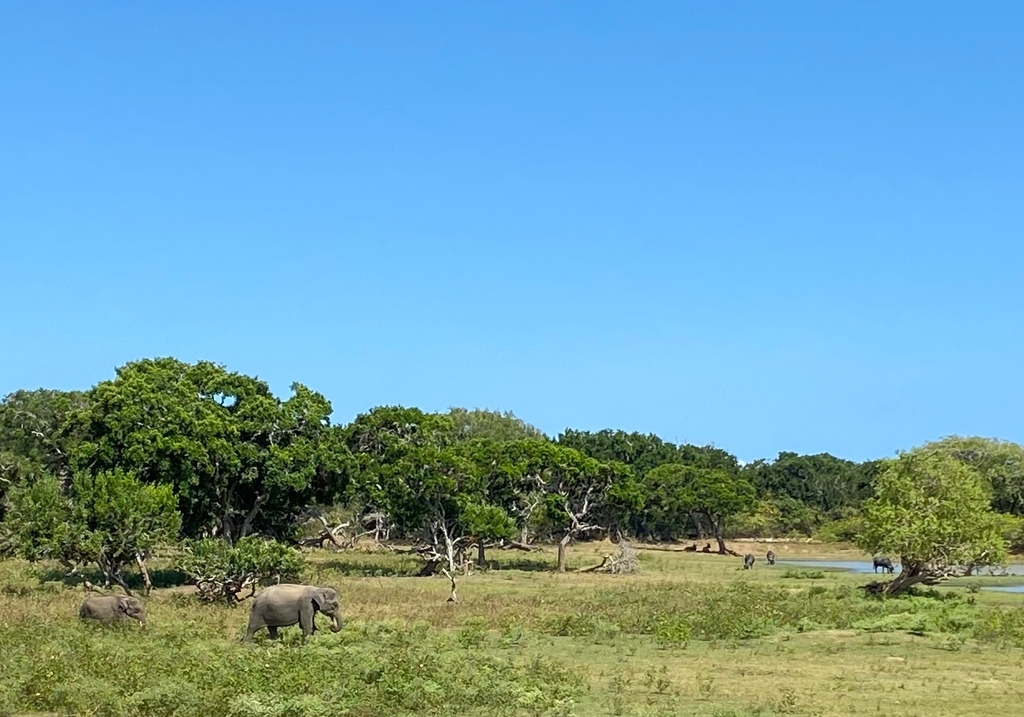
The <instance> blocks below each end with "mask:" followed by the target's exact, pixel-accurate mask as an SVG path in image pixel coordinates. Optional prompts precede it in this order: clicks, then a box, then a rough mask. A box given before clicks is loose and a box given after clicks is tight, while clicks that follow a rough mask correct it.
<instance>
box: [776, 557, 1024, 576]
mask: <svg viewBox="0 0 1024 717" xmlns="http://www.w3.org/2000/svg"><path fill="white" fill-rule="evenodd" d="M775 562H776V563H777V564H779V565H794V566H796V567H801V568H818V569H819V570H820V569H822V568H832V569H834V570H849V571H850V572H852V573H870V572H873V571H874V568H873V563H871V562H870V561H864V560H776V561H775ZM893 567H895V568H896V570H899V565H897V564H895V563H894V564H893ZM1021 567H1022V568H1024V566H1021ZM878 572H879V573H881V572H882V569H881V568H879V569H878Z"/></svg>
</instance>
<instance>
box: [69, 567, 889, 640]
mask: <svg viewBox="0 0 1024 717" xmlns="http://www.w3.org/2000/svg"><path fill="white" fill-rule="evenodd" d="M765 559H766V560H767V561H768V564H769V565H775V551H773V550H769V551H768V552H767V554H766V555H765ZM873 562H874V570H875V572H877V571H878V569H879V568H881V569H882V570H883V572H885V571H887V572H889V573H892V572H894V570H895V568H894V567H893V564H892V560H890V559H889V558H887V557H885V556H876V557H875V558H874V559H873ZM753 567H754V555H753V554H752V553H747V554H746V555H744V556H743V569H744V570H749V569H751V568H753ZM318 612H319V613H321V614H323V615H326V616H327V617H329V618H330V619H331V632H338V631H339V630H340V629H341V602H340V601H339V600H338V591H337V590H335V589H334V588H329V587H320V586H316V585H292V584H280V585H272V586H270V587H268V588H266V589H265V590H263V591H262V592H260V593H259V594H258V595H257V596H256V597H255V599H254V600H253V603H252V608H251V610H250V611H249V626H248V628H247V629H246V631H245V637H243V638H242V642H249V641H251V640H252V636H253V634H254V633H256V632H257V631H258V630H262V629H263V628H266V629H267V632H268V633H269V634H270V637H271V639H277V637H278V633H277V630H278V628H281V627H290V626H292V625H298V626H299V627H301V628H302V640H303V641H305V639H306V638H307V637H309V636H310V635H312V634H313V633H314V632H316V622H315V621H314V616H315V615H316V613H318ZM78 615H79V617H81V618H82V619H83V620H96V621H98V622H101V623H104V624H108V625H109V624H114V623H120V622H123V621H124V620H126V619H128V618H131V619H133V620H138V621H139V623H140V624H142V625H145V624H146V609H145V606H144V605H143V603H142V601H141V600H139V599H138V598H137V597H134V596H129V595H93V596H91V597H89V598H87V599H86V600H85V602H83V603H82V606H81V608H79V611H78Z"/></svg>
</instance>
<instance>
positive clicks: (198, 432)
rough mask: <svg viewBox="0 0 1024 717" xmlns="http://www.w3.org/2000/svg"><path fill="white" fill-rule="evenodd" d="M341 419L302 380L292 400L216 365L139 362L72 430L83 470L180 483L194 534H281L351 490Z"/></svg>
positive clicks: (106, 388) (93, 400)
mask: <svg viewBox="0 0 1024 717" xmlns="http://www.w3.org/2000/svg"><path fill="white" fill-rule="evenodd" d="M330 413H331V405H330V403H329V402H328V401H327V400H326V399H325V398H324V397H323V396H321V395H320V394H318V393H316V392H315V391H311V390H310V389H308V388H306V387H305V386H303V385H301V384H298V383H296V384H293V385H292V396H291V397H290V398H288V399H287V400H285V401H282V400H280V399H278V398H276V397H274V396H273V394H272V393H271V392H270V388H269V387H268V386H267V384H266V383H264V382H263V381H260V380H259V379H256V378H251V377H249V376H244V375H242V374H238V373H231V372H229V371H227V370H226V369H224V368H223V367H221V366H218V365H216V364H213V363H209V362H199V363H196V364H194V365H190V364H186V363H183V362H181V361H177V360H175V359H171V358H164V359H153V360H144V361H138V362H135V363H130V364H128V365H126V366H123V367H122V368H120V369H118V371H117V377H116V378H115V379H113V380H111V381H104V382H102V383H100V384H98V385H97V386H96V387H94V388H93V389H92V390H90V391H89V392H88V393H87V394H86V405H85V406H84V407H83V408H82V409H80V410H77V411H74V412H72V413H71V415H70V418H69V422H68V430H70V431H73V432H75V433H77V434H78V435H80V440H79V441H78V443H77V445H76V446H75V448H74V451H73V453H72V464H73V465H74V466H75V468H76V469H77V470H78V471H79V472H82V473H96V472H99V471H104V470H112V469H115V468H122V469H125V470H129V471H131V472H133V473H134V474H136V475H138V476H139V477H140V478H141V479H142V480H143V481H145V482H147V483H151V484H160V485H169V486H171V487H172V488H173V489H174V491H175V494H176V496H177V498H178V506H179V510H180V512H181V515H182V518H183V528H184V532H185V534H186V535H188V536H194V537H199V536H202V535H206V534H210V535H221V536H223V537H224V538H226V539H227V540H228V541H229V542H232V541H234V540H236V539H237V538H240V537H244V536H246V535H248V534H250V533H252V532H263V533H267V534H272V535H282V534H285V533H287V532H288V531H289V530H290V529H291V524H292V523H293V521H294V518H295V517H296V516H297V515H298V514H300V513H301V512H302V511H304V510H305V509H306V508H307V506H309V505H310V504H312V503H315V502H317V501H324V500H331V499H333V498H334V497H336V496H338V495H340V493H341V492H342V491H343V490H344V487H345V485H346V481H347V477H348V471H349V469H350V460H351V459H350V456H349V454H348V451H347V450H346V449H345V447H344V445H343V443H342V442H341V440H340V435H339V433H338V432H337V431H336V430H334V429H333V428H332V426H331V425H330V418H329V417H330Z"/></svg>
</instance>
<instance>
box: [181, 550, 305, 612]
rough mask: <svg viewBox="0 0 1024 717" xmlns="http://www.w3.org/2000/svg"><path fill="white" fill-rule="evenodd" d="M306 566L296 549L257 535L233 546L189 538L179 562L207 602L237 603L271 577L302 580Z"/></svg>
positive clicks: (202, 598)
mask: <svg viewBox="0 0 1024 717" xmlns="http://www.w3.org/2000/svg"><path fill="white" fill-rule="evenodd" d="M304 567H305V561H304V560H303V558H302V554H301V553H300V552H299V551H298V550H296V549H295V548H291V547H289V546H287V545H283V544H281V543H278V542H275V541H272V540H263V539H261V538H258V537H256V536H247V537H245V538H241V539H240V540H238V542H237V543H235V544H234V545H233V546H231V545H228V544H227V543H225V542H224V541H223V540H216V539H210V538H206V539H203V540H193V541H189V542H187V543H186V544H185V546H184V549H183V551H182V554H181V556H180V557H179V558H178V561H177V568H178V569H179V570H180V571H181V572H183V573H185V574H186V575H187V576H188V577H189V579H190V580H191V581H192V584H193V585H195V586H196V588H197V589H198V591H199V598H200V599H201V600H205V601H207V602H215V601H219V600H225V601H227V602H237V601H239V600H242V599H244V597H248V596H243V595H242V593H243V592H244V591H245V590H247V589H248V590H250V591H255V589H256V586H257V585H259V584H260V583H262V582H263V581H266V580H269V579H271V578H277V579H279V580H281V581H284V582H289V581H295V580H298V579H299V577H300V576H301V575H302V571H303V569H304ZM250 594H251V593H250Z"/></svg>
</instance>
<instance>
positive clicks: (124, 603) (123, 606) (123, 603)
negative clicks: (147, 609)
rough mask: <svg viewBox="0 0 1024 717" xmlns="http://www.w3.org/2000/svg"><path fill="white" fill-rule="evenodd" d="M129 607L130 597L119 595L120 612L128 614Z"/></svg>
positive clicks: (118, 608) (118, 606) (118, 605)
mask: <svg viewBox="0 0 1024 717" xmlns="http://www.w3.org/2000/svg"><path fill="white" fill-rule="evenodd" d="M129 607H130V605H129V604H128V598H126V597H119V598H118V599H117V610H118V612H123V613H124V614H125V615H127V614H128V609H129Z"/></svg>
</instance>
